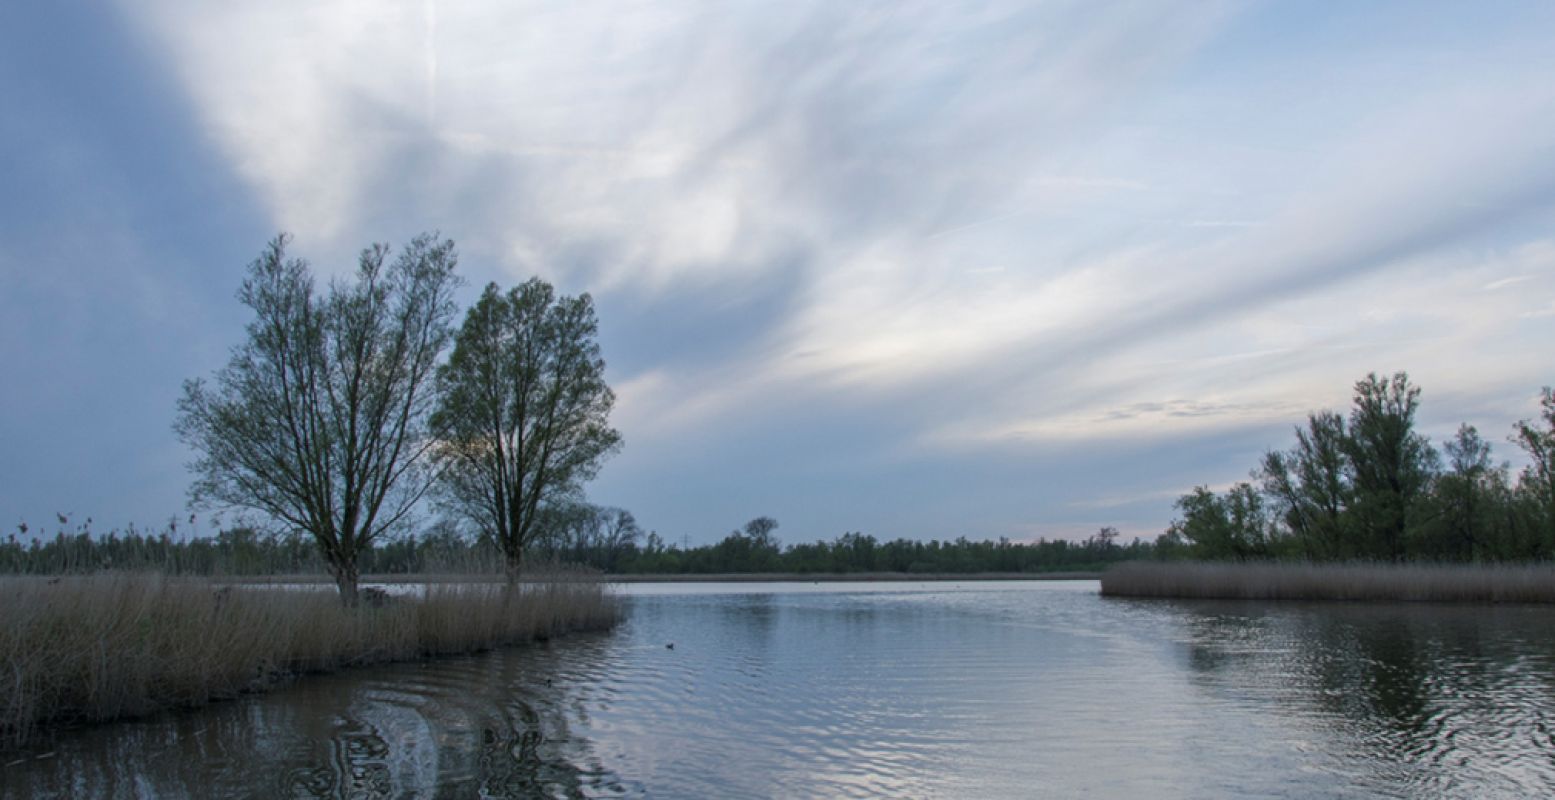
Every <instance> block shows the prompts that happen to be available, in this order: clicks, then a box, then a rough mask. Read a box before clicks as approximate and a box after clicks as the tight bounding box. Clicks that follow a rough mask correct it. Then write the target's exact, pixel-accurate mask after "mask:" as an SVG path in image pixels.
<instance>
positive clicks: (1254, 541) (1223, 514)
mask: <svg viewBox="0 0 1555 800" xmlns="http://www.w3.org/2000/svg"><path fill="white" fill-rule="evenodd" d="M1177 510H1178V512H1179V513H1181V515H1182V517H1181V519H1179V520H1178V521H1176V522H1174V523H1172V532H1173V534H1175V536H1176V537H1177V538H1179V539H1180V540H1181V541H1183V542H1185V543H1187V545H1188V548H1189V552H1190V553H1191V554H1192V555H1193V556H1195V557H1197V558H1207V559H1227V560H1241V559H1247V558H1256V557H1261V556H1267V555H1269V546H1270V540H1271V539H1272V535H1271V530H1270V529H1271V525H1270V522H1269V516H1268V513H1267V512H1266V510H1265V508H1264V503H1263V499H1262V498H1261V497H1260V496H1259V494H1258V492H1257V491H1255V490H1254V489H1253V487H1252V486H1251V485H1250V484H1246V483H1239V484H1237V485H1236V486H1234V487H1232V488H1231V490H1230V491H1228V492H1226V494H1225V496H1223V497H1222V496H1219V495H1216V494H1215V493H1214V492H1211V491H1210V490H1209V489H1207V488H1205V487H1203V486H1199V487H1196V488H1195V489H1194V490H1193V491H1192V492H1190V493H1188V494H1185V495H1183V496H1182V497H1181V498H1179V499H1178V500H1177Z"/></svg>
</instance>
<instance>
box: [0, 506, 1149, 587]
mask: <svg viewBox="0 0 1555 800" xmlns="http://www.w3.org/2000/svg"><path fill="white" fill-rule="evenodd" d="M191 522H192V520H191ZM19 527H20V528H21V530H20V533H21V534H22V537H23V538H18V536H17V535H16V534H14V533H13V534H11V535H10V536H8V537H7V538H6V539H5V540H4V541H0V573H8V574H34V575H59V574H71V573H89V572H97V571H100V570H157V571H161V572H165V573H168V574H172V575H208V576H258V575H308V574H328V573H329V562H328V560H327V557H326V555H325V554H324V553H323V552H322V551H321V550H320V548H319V546H318V543H317V541H316V540H315V539H314V538H313V537H312V536H310V535H308V534H307V533H306V532H304V531H300V530H296V529H290V530H285V531H280V532H274V533H269V534H266V533H263V532H261V531H259V530H257V529H256V528H253V527H251V526H235V527H231V528H227V529H224V530H222V531H220V532H219V533H217V534H216V535H214V536H203V537H187V536H180V535H179V533H178V524H177V521H176V520H174V521H171V522H170V523H169V524H168V526H167V527H165V528H163V529H162V530H160V531H155V532H151V531H141V530H137V529H135V528H133V527H131V528H129V529H128V530H124V531H119V530H114V531H110V532H109V533H107V534H101V535H99V534H94V533H92V531H91V522H90V520H88V521H87V522H85V523H82V524H79V525H76V526H74V527H71V526H70V525H69V520H68V518H67V517H64V516H61V517H60V526H59V529H58V530H57V531H56V532H55V534H54V536H53V537H52V538H49V537H46V536H32V537H28V536H27V534H28V530H27V529H26V526H25V525H23V526H19ZM777 527H778V524H777V521H776V520H773V519H772V518H770V517H757V518H756V519H754V520H751V521H750V522H748V523H746V524H745V526H744V527H743V528H740V529H735V530H733V531H730V533H729V534H728V535H727V536H725V537H724V538H723V539H721V540H719V541H718V542H715V543H712V544H707V545H700V546H694V547H693V546H689V545H687V546H682V545H679V544H675V543H667V542H666V541H665V540H664V538H663V537H661V536H660V535H659V534H658V533H657V532H654V531H649V532H647V533H644V532H643V530H642V529H641V528H640V527H639V526H638V524H637V522H636V520H635V518H634V517H633V516H632V514H631V512H629V511H626V510H625V509H620V508H612V507H606V506H596V505H592V504H588V503H571V504H562V505H558V506H555V507H551V508H548V509H547V510H546V512H545V513H544V514H542V515H541V519H540V520H539V521H538V522H537V528H536V534H535V536H534V537H533V538H532V540H531V541H530V544H529V547H528V550H527V552H526V554H525V557H526V560H528V561H530V562H541V563H545V564H551V565H556V566H560V567H566V568H578V567H582V568H587V569H595V570H598V571H600V572H602V573H605V574H616V575H642V574H667V575H706V574H725V573H729V574H736V573H745V574H750V573H763V572H766V573H795V574H819V573H841V574H848V573H869V572H900V573H911V574H926V573H941V574H975V573H984V572H1004V573H1036V572H1054V571H1065V572H1068V571H1097V570H1101V569H1104V568H1105V567H1106V566H1107V565H1109V564H1113V563H1116V562H1119V561H1126V560H1137V559H1144V558H1150V557H1152V556H1153V552H1154V548H1153V546H1152V544H1151V543H1149V542H1144V541H1141V540H1138V539H1135V540H1134V541H1133V542H1131V543H1127V544H1123V543H1119V542H1118V538H1119V535H1118V532H1117V531H1116V529H1113V528H1102V529H1101V530H1099V531H1097V533H1095V534H1094V535H1092V536H1091V537H1089V538H1088V539H1086V540H1084V541H1081V542H1071V541H1067V540H1063V539H1054V540H1047V539H1040V540H1038V541H1035V542H1013V541H1010V540H1009V539H1007V538H1000V539H997V540H977V541H974V540H970V539H967V538H966V537H964V536H963V537H958V538H956V539H953V540H947V541H939V540H933V541H928V542H924V541H916V540H911V539H895V540H891V541H882V540H880V539H877V538H876V537H874V536H871V535H868V534H864V533H857V532H848V533H844V534H842V535H840V536H838V537H836V538H835V539H833V540H831V541H824V540H818V541H814V542H799V543H793V544H788V545H785V544H783V543H781V542H780V541H779V540H778V539H777V537H776V536H775V535H774V531H775V530H776V529H777ZM358 566H359V567H360V569H361V571H362V573H363V574H376V575H407V574H420V575H429V574H439V573H443V574H448V573H457V574H490V575H493V576H498V575H502V574H503V573H504V572H505V556H504V554H503V552H502V549H501V548H500V547H499V546H498V545H497V544H496V542H495V541H493V539H492V538H491V537H490V536H486V535H478V536H469V535H467V534H465V533H463V532H461V531H460V529H459V527H458V526H457V525H456V524H455V523H454V522H453V521H452V520H448V519H443V520H438V521H437V522H435V523H434V524H433V525H431V526H430V527H429V528H427V529H425V530H422V531H419V532H415V533H409V534H406V535H403V536H395V537H392V538H387V539H383V540H380V541H377V542H374V543H373V545H372V546H371V547H369V548H367V549H365V550H364V551H362V553H361V554H360V556H359V560H358Z"/></svg>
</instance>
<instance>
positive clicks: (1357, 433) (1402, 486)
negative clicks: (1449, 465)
mask: <svg viewBox="0 0 1555 800" xmlns="http://www.w3.org/2000/svg"><path fill="white" fill-rule="evenodd" d="M1419 407H1420V388H1419V387H1418V386H1414V385H1412V384H1410V382H1409V375H1408V374H1406V373H1403V372H1399V373H1395V374H1394V375H1393V377H1392V378H1391V379H1389V378H1381V377H1378V376H1377V374H1376V373H1371V374H1369V375H1367V376H1366V377H1365V378H1364V379H1362V380H1360V381H1358V382H1356V384H1355V406H1354V408H1353V409H1351V411H1350V431H1349V435H1348V436H1347V437H1346V438H1345V456H1346V457H1347V459H1348V460H1349V467H1350V475H1351V483H1352V486H1353V488H1354V491H1355V499H1354V505H1353V511H1354V513H1355V516H1356V519H1357V521H1358V523H1359V526H1360V532H1361V534H1362V537H1363V546H1364V547H1365V548H1366V550H1365V553H1364V554H1365V555H1370V556H1373V557H1376V558H1386V559H1399V558H1402V557H1403V556H1404V554H1405V549H1406V546H1407V540H1408V533H1409V530H1410V525H1411V522H1413V520H1412V517H1411V515H1412V514H1413V513H1414V512H1415V511H1416V508H1415V506H1416V502H1417V501H1418V500H1419V499H1420V498H1421V496H1422V495H1423V494H1424V492H1425V491H1426V489H1427V488H1428V487H1429V485H1430V482H1431V478H1432V476H1433V475H1434V474H1435V472H1436V463H1437V455H1436V451H1435V450H1433V449H1431V445H1430V443H1429V442H1427V441H1426V439H1425V437H1423V436H1421V435H1420V434H1418V433H1416V432H1415V430H1414V424H1415V411H1416V410H1417V409H1418V408H1419Z"/></svg>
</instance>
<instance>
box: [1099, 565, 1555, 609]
mask: <svg viewBox="0 0 1555 800" xmlns="http://www.w3.org/2000/svg"><path fill="white" fill-rule="evenodd" d="M1101 593H1102V595H1103V596H1106V597H1129V598H1147V599H1148V598H1160V599H1180V600H1257V601H1276V602H1279V601H1297V602H1303V601H1335V602H1362V603H1366V602H1371V603H1482V604H1506V603H1524V604H1555V564H1549V563H1539V564H1410V563H1399V564H1390V563H1367V562H1359V563H1357V562H1348V563H1331V564H1330V563H1323V564H1309V563H1279V562H1207V561H1198V562H1170V563H1161V562H1144V561H1134V562H1128V563H1124V564H1119V565H1118V566H1116V567H1114V568H1113V569H1111V570H1108V571H1107V573H1106V574H1105V575H1103V576H1102V578H1101Z"/></svg>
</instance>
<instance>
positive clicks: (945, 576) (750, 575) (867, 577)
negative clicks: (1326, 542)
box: [210, 571, 1102, 586]
mask: <svg viewBox="0 0 1555 800" xmlns="http://www.w3.org/2000/svg"><path fill="white" fill-rule="evenodd" d="M1101 576H1102V573H1100V572H1093V571H1073V572H932V573H922V574H919V573H912V572H719V573H690V574H681V573H642V574H633V575H615V574H610V573H577V574H562V575H557V574H556V573H551V572H543V573H540V572H537V574H536V575H534V576H532V577H531V576H528V575H526V576H524V577H521V578H520V579H519V582H520V583H523V584H545V583H930V582H944V581H1094V580H1099V579H1100V578H1101ZM210 580H211V581H212V582H215V583H220V584H232V585H239V586H253V585H261V586H262V585H271V584H308V585H313V584H318V585H329V586H334V585H335V581H334V579H333V578H331V577H329V576H328V575H323V574H301V575H230V576H213V577H211V578H210ZM502 582H503V577H502V576H501V575H496V574H491V575H458V574H449V573H426V574H399V573H396V574H386V575H363V576H362V577H361V585H362V586H370V585H373V584H381V585H387V586H394V585H402V584H447V583H473V584H486V583H492V584H496V583H502Z"/></svg>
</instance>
